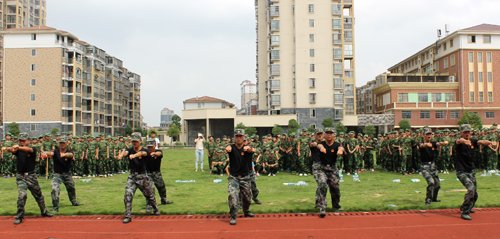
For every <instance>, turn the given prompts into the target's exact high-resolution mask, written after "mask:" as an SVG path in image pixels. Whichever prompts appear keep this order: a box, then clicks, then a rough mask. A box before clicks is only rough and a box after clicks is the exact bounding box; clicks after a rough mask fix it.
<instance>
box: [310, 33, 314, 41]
mask: <svg viewBox="0 0 500 239" xmlns="http://www.w3.org/2000/svg"><path fill="white" fill-rule="evenodd" d="M309 42H314V34H309Z"/></svg>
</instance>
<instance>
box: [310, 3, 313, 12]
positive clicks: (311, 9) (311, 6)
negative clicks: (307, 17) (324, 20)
mask: <svg viewBox="0 0 500 239" xmlns="http://www.w3.org/2000/svg"><path fill="white" fill-rule="evenodd" d="M309 13H314V4H309Z"/></svg>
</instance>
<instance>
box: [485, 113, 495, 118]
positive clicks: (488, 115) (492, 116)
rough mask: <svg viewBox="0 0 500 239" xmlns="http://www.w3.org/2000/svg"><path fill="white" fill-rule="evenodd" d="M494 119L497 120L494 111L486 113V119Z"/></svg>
mask: <svg viewBox="0 0 500 239" xmlns="http://www.w3.org/2000/svg"><path fill="white" fill-rule="evenodd" d="M493 118H495V112H493V111H488V112H486V119H493Z"/></svg>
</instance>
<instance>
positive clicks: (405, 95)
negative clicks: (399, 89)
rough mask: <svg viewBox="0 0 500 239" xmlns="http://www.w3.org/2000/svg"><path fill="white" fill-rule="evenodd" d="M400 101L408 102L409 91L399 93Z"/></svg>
mask: <svg viewBox="0 0 500 239" xmlns="http://www.w3.org/2000/svg"><path fill="white" fill-rule="evenodd" d="M398 102H399V103H404V102H408V93H399V94H398Z"/></svg>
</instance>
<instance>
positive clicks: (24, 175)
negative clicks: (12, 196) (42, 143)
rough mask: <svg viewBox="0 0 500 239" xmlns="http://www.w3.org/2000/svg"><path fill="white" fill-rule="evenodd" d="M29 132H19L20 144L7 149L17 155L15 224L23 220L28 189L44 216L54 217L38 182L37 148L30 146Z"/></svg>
mask: <svg viewBox="0 0 500 239" xmlns="http://www.w3.org/2000/svg"><path fill="white" fill-rule="evenodd" d="M27 139H28V134H27V133H21V134H19V144H20V146H19V145H14V146H12V147H8V148H7V149H6V150H7V151H8V152H10V153H12V154H13V155H15V156H16V157H17V177H16V183H17V191H18V192H19V197H18V198H17V217H16V220H15V221H14V224H16V225H17V224H19V223H21V222H22V221H23V217H24V206H25V205H26V198H27V197H28V191H27V190H28V189H29V190H30V191H31V194H32V195H33V197H34V198H35V200H36V202H37V203H38V207H40V211H41V213H42V216H44V217H53V216H54V215H52V214H51V213H49V212H48V211H47V208H45V200H44V197H43V195H42V190H41V189H40V185H39V184H38V178H37V176H36V173H35V165H36V148H34V147H33V148H31V147H29V142H28V140H27Z"/></svg>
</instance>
